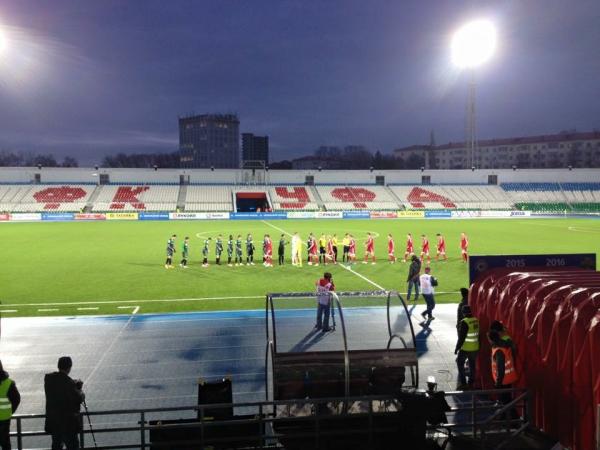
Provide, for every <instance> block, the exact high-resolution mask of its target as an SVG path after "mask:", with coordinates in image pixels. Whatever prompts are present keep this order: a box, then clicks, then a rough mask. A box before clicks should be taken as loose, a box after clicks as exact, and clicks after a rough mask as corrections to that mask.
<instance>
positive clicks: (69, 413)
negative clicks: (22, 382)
mask: <svg viewBox="0 0 600 450" xmlns="http://www.w3.org/2000/svg"><path fill="white" fill-rule="evenodd" d="M72 366H73V361H72V360H71V358H70V357H69V356H61V357H60V358H59V359H58V372H53V373H49V374H46V376H45V377H44V391H45V393H46V424H45V430H46V433H50V434H51V435H52V450H61V449H62V448H63V444H64V445H65V446H66V448H67V450H79V441H78V439H77V434H78V433H79V432H80V431H81V430H82V429H83V425H82V419H81V414H80V413H79V408H80V405H81V403H82V402H83V401H84V400H85V394H84V393H83V391H82V390H81V389H82V388H83V381H81V380H73V379H72V378H71V377H70V376H69V373H70V372H71V367H72Z"/></svg>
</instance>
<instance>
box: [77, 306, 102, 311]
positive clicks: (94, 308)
mask: <svg viewBox="0 0 600 450" xmlns="http://www.w3.org/2000/svg"><path fill="white" fill-rule="evenodd" d="M98 309H99V308H98V307H97V306H96V307H93V308H77V311H98Z"/></svg>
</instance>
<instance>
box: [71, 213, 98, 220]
mask: <svg viewBox="0 0 600 450" xmlns="http://www.w3.org/2000/svg"><path fill="white" fill-rule="evenodd" d="M74 218H75V220H106V214H103V213H80V214H75V217H74Z"/></svg>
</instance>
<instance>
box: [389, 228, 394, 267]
mask: <svg viewBox="0 0 600 450" xmlns="http://www.w3.org/2000/svg"><path fill="white" fill-rule="evenodd" d="M395 250H396V244H394V238H393V237H392V235H391V233H390V234H388V258H389V260H390V264H394V263H395V262H396V256H395V255H394V252H395Z"/></svg>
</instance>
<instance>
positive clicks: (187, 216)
mask: <svg viewBox="0 0 600 450" xmlns="http://www.w3.org/2000/svg"><path fill="white" fill-rule="evenodd" d="M164 214H166V215H167V219H171V220H227V219H229V213H228V212H208V213H206V212H196V213H195V212H182V213H168V214H167V213H164ZM146 220H148V219H146ZM154 220H156V219H154Z"/></svg>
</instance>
